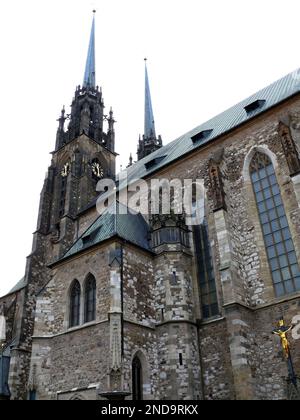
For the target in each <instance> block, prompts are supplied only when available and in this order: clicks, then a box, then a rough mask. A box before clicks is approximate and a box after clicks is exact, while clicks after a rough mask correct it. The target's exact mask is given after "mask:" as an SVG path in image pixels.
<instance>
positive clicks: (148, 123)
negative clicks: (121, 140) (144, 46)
mask: <svg viewBox="0 0 300 420" xmlns="http://www.w3.org/2000/svg"><path fill="white" fill-rule="evenodd" d="M144 135H145V137H147V138H156V133H155V123H154V115H153V108H152V101H151V93H150V85H149V77H148V69H147V58H145V132H144Z"/></svg>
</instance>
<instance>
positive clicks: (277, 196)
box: [250, 152, 300, 297]
mask: <svg viewBox="0 0 300 420" xmlns="http://www.w3.org/2000/svg"><path fill="white" fill-rule="evenodd" d="M250 175H251V180H252V186H253V190H254V194H255V199H256V204H257V209H258V213H259V218H260V223H261V227H262V231H263V236H264V242H265V247H266V251H267V256H268V261H269V266H270V270H271V273H272V279H273V283H274V288H275V294H276V296H277V297H280V296H284V295H287V294H290V293H293V292H295V291H297V290H300V270H299V264H298V261H297V256H296V252H295V248H294V243H293V239H292V236H291V232H290V228H289V225H288V220H287V217H286V213H285V209H284V206H283V202H282V197H281V192H280V189H279V185H278V182H277V177H276V174H275V170H274V166H273V164H272V162H271V160H270V158H269V157H268V156H267V155H266V154H264V153H260V152H256V153H255V155H254V157H253V159H252V161H251V163H250Z"/></svg>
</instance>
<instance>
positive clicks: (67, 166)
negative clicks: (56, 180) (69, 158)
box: [61, 162, 71, 178]
mask: <svg viewBox="0 0 300 420" xmlns="http://www.w3.org/2000/svg"><path fill="white" fill-rule="evenodd" d="M70 169H71V165H70V163H69V162H67V163H66V164H65V165H64V166H63V168H62V170H61V176H62V177H63V178H66V177H67V176H68V175H69V172H70Z"/></svg>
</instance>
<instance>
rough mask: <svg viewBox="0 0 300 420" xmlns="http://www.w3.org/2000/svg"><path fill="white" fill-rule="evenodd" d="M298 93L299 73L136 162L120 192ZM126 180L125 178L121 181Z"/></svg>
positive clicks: (120, 186) (279, 81) (299, 89)
mask: <svg viewBox="0 0 300 420" xmlns="http://www.w3.org/2000/svg"><path fill="white" fill-rule="evenodd" d="M299 93H300V69H298V70H296V71H294V72H293V73H290V74H288V75H287V76H285V77H283V78H282V79H279V80H277V81H276V82H274V83H272V84H271V85H270V86H267V87H266V88H264V89H262V90H260V91H259V92H257V93H255V94H254V95H252V96H250V97H249V98H247V99H245V100H243V101H242V102H240V103H238V104H237V105H235V106H233V107H232V108H230V109H228V110H227V111H224V112H223V113H221V114H219V115H217V116H216V117H214V118H212V119H210V120H209V121H207V122H205V123H203V124H200V125H199V126H197V127H196V128H194V129H193V130H191V131H189V132H188V133H186V134H184V135H183V136H181V137H178V138H177V139H176V140H174V141H172V142H171V143H169V144H167V145H166V146H164V147H162V148H161V149H159V150H157V151H155V152H153V153H152V154H151V155H148V156H146V157H145V158H144V159H142V160H140V161H138V162H136V163H135V164H134V165H132V166H131V167H129V168H127V169H126V171H127V181H123V182H122V183H121V184H120V185H118V188H119V189H122V188H124V187H126V184H127V183H128V184H130V183H131V182H134V181H135V180H137V179H145V178H147V177H148V176H150V175H151V174H152V173H154V172H156V171H158V170H160V169H162V168H164V167H165V166H168V165H170V164H171V163H172V162H175V161H176V160H178V159H180V158H182V157H184V156H185V155H188V154H189V153H191V152H193V151H194V150H197V149H199V148H201V147H202V146H204V145H205V144H207V143H209V142H211V141H213V140H215V139H217V138H218V137H220V136H222V135H224V134H227V133H229V132H231V131H232V130H233V129H235V128H238V127H239V126H241V125H242V124H245V123H247V122H248V121H250V120H252V119H253V118H255V117H257V116H259V115H261V114H263V113H264V112H266V111H268V110H270V109H271V108H273V107H274V106H276V105H279V104H280V103H281V102H284V101H285V100H287V99H289V98H291V97H292V96H294V95H296V94H299ZM124 178H125V177H122V179H124ZM96 202H97V198H96V199H94V200H93V201H92V202H91V203H90V204H89V205H88V206H87V207H86V208H85V209H83V211H82V213H84V212H85V211H86V210H89V209H91V208H93V207H95V205H96Z"/></svg>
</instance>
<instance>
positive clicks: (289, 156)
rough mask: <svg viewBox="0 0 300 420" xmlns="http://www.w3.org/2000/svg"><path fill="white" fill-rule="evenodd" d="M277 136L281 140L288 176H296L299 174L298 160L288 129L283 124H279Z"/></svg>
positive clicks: (299, 161) (299, 165) (299, 163)
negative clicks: (288, 171)
mask: <svg viewBox="0 0 300 420" xmlns="http://www.w3.org/2000/svg"><path fill="white" fill-rule="evenodd" d="M279 135H280V139H281V144H282V148H283V151H284V154H285V157H286V160H287V163H288V166H289V170H290V175H291V176H293V175H297V174H299V173H300V158H299V153H298V150H297V147H296V144H295V142H294V140H293V137H292V133H291V129H290V127H288V126H287V125H285V124H284V123H283V122H280V123H279Z"/></svg>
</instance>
